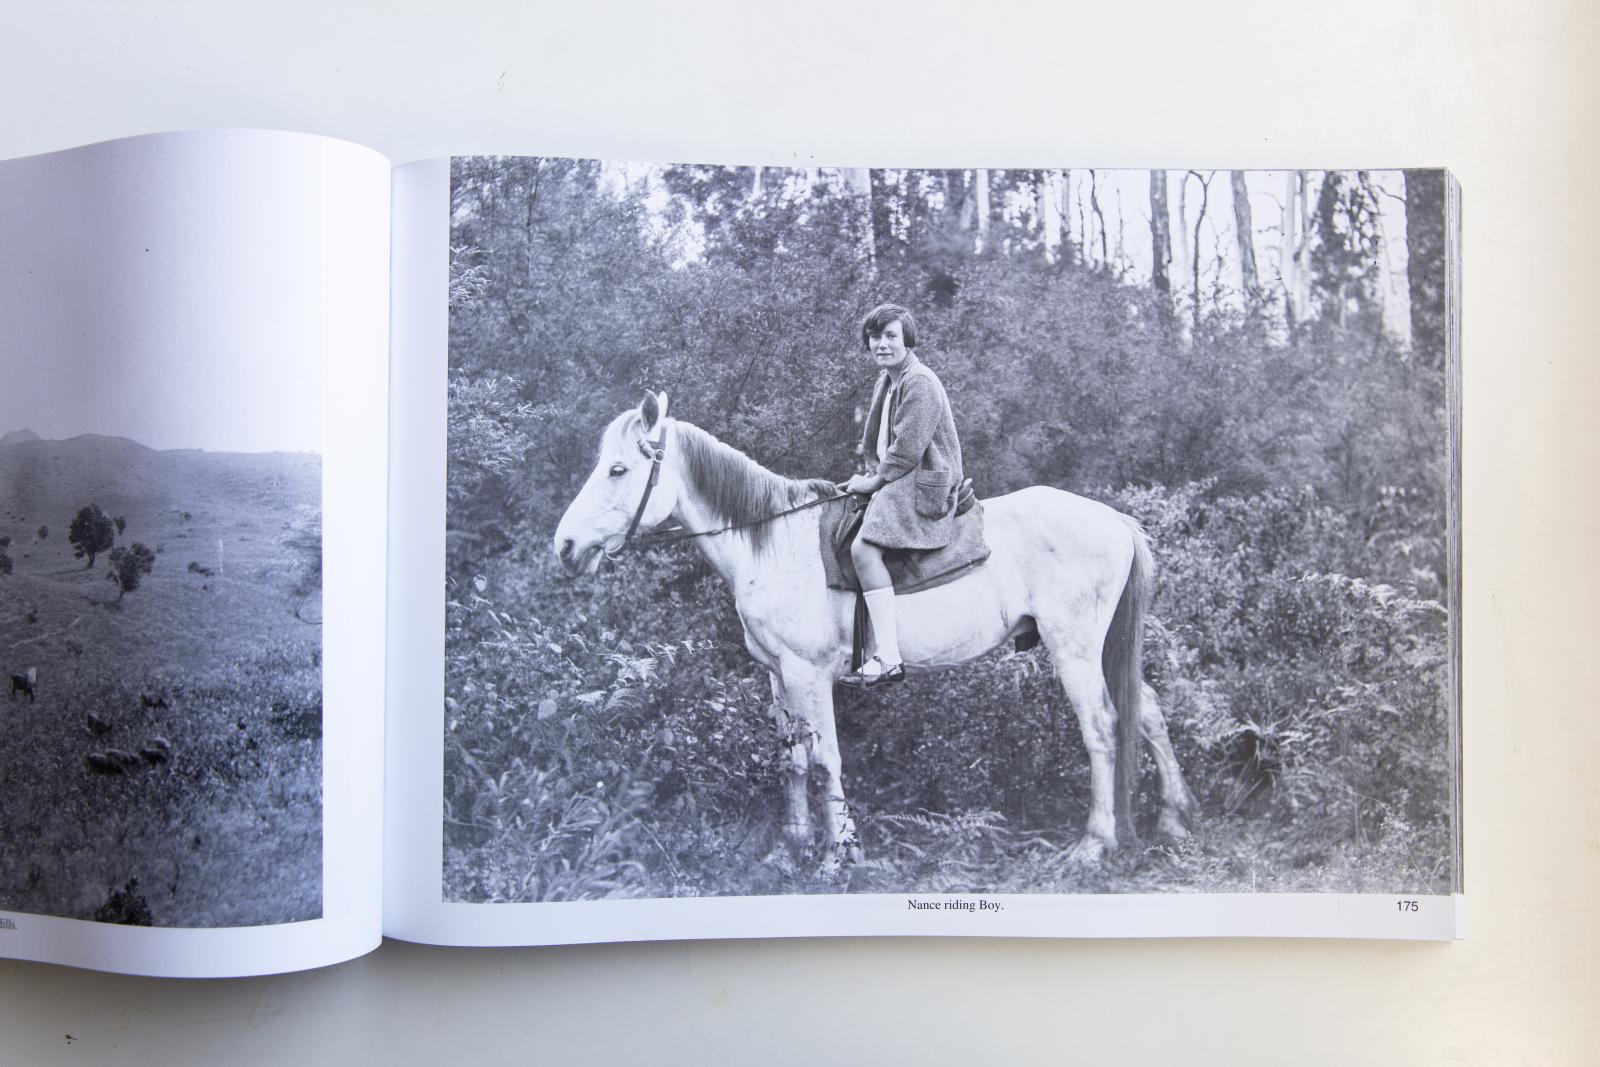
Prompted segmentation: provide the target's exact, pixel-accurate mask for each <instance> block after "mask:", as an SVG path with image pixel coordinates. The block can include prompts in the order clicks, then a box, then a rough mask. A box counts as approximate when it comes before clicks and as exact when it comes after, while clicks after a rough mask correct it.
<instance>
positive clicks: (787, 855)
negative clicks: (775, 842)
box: [762, 845, 795, 874]
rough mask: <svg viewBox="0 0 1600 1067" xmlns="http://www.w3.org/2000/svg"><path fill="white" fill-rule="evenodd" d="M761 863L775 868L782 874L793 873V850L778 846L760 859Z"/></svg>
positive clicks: (785, 846)
mask: <svg viewBox="0 0 1600 1067" xmlns="http://www.w3.org/2000/svg"><path fill="white" fill-rule="evenodd" d="M762 862H763V863H765V864H766V865H767V866H769V867H775V868H777V869H778V870H779V871H781V872H783V873H784V874H793V873H794V872H795V858H794V850H793V849H791V848H789V847H788V846H787V845H779V846H778V847H777V848H775V849H773V850H772V851H771V852H768V853H767V854H766V855H765V856H764V857H762Z"/></svg>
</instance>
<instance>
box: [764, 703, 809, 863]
mask: <svg viewBox="0 0 1600 1067" xmlns="http://www.w3.org/2000/svg"><path fill="white" fill-rule="evenodd" d="M769 673H770V677H771V679H772V700H773V704H772V721H773V722H774V723H775V724H776V725H777V727H778V732H779V734H780V736H782V737H783V738H785V739H786V740H787V741H788V743H787V744H785V745H784V748H783V759H784V764H783V771H782V774H783V799H784V820H783V836H784V840H785V841H786V842H788V846H789V855H790V858H791V859H792V860H794V861H796V862H798V861H799V860H800V859H801V858H802V857H803V856H804V855H805V853H806V851H807V850H808V849H809V848H810V847H811V805H810V802H809V800H808V799H807V797H806V772H807V769H808V768H809V767H810V764H811V752H810V750H811V748H812V747H813V742H814V739H815V736H816V732H815V731H814V730H813V729H812V727H811V723H810V720H809V719H808V718H807V716H806V715H805V710H804V709H803V708H798V707H796V706H795V705H794V698H792V697H791V696H790V695H789V693H788V691H787V690H786V689H785V688H784V684H783V679H782V678H780V677H779V676H778V674H777V672H776V671H773V672H769Z"/></svg>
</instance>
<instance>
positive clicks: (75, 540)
mask: <svg viewBox="0 0 1600 1067" xmlns="http://www.w3.org/2000/svg"><path fill="white" fill-rule="evenodd" d="M112 529H113V527H112V525H111V518H110V516H108V515H107V514H106V513H105V512H103V511H101V510H100V505H99V504H90V505H89V506H88V507H85V508H83V509H81V510H80V511H79V512H78V514H77V515H75V516H73V519H72V525H71V526H70V527H68V528H67V540H68V541H70V542H71V543H72V554H73V556H74V557H76V558H78V559H82V558H83V557H84V556H88V557H89V562H88V563H86V564H84V566H85V568H88V567H93V566H94V558H95V556H97V555H99V554H100V553H102V552H104V551H105V550H106V549H108V548H110V547H111V544H112V539H113V534H112Z"/></svg>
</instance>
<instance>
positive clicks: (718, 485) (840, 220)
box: [385, 157, 1461, 944]
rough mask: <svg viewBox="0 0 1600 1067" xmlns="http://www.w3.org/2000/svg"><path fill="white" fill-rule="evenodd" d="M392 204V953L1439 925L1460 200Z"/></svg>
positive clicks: (528, 162) (629, 185) (1360, 187)
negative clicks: (413, 946) (418, 946)
mask: <svg viewBox="0 0 1600 1067" xmlns="http://www.w3.org/2000/svg"><path fill="white" fill-rule="evenodd" d="M395 202H396V234H397V236H396V245H395V247H396V256H395V261H396V282H395V293H396V301H397V308H398V307H399V306H401V305H404V307H405V308H406V311H405V313H404V314H405V316H406V318H407V321H408V323H409V324H408V325H407V326H406V327H405V328H401V327H400V325H399V323H400V319H399V317H398V314H399V313H398V312H397V320H396V321H397V326H396V339H397V343H396V347H395V363H394V372H393V373H394V378H393V382H394V392H393V395H394V400H393V401H392V412H393V417H394V420H395V424H394V440H395V442H396V443H395V446H394V447H395V453H394V457H395V465H394V468H393V479H394V480H393V484H392V488H391V494H392V499H393V501H394V504H395V507H396V511H395V513H394V519H393V522H392V531H393V533H392V536H393V540H392V542H391V547H392V551H393V557H392V559H393V564H394V567H393V569H392V571H391V574H392V578H391V595H392V597H393V600H392V604H391V608H392V610H391V633H390V638H391V657H390V663H391V676H390V699H391V707H390V732H389V743H390V764H389V809H388V818H389V822H388V837H387V842H388V850H387V863H388V873H387V877H386V912H385V932H386V933H387V934H390V935H393V936H398V937H404V938H408V939H414V940H425V941H439V942H448V943H457V944H517V943H530V944H534V943H561V942H582V941H604V940H620V939H628V940H631V939H655V938H688V937H771V936H819V935H874V934H908V935H944V936H962V935H965V936H972V935H979V936H1161V937H1181V936H1318V937H1341V936H1342V937H1392V938H1450V937H1453V936H1457V934H1458V932H1459V926H1458V918H1459V915H1458V903H1459V896H1458V894H1459V892H1460V890H1461V884H1460V861H1459V840H1460V811H1459V802H1458V786H1459V766H1458V761H1459V755H1458V753H1459V747H1458V746H1459V697H1458V690H1457V687H1456V684H1455V679H1456V677H1457V671H1458V663H1457V657H1458V650H1459V634H1458V631H1457V629H1456V626H1457V623H1458V615H1459V609H1458V607H1457V604H1458V600H1457V592H1456V591H1457V589H1458V587H1459V582H1460V571H1459V543H1458V541H1457V539H1456V532H1457V531H1456V527H1455V520H1454V518H1453V516H1454V515H1455V514H1456V512H1457V509H1458V507H1459V502H1458V500H1457V492H1458V488H1457V487H1458V484H1459V476H1458V472H1457V465H1458V463H1459V460H1458V459H1457V455H1458V453H1457V451H1456V449H1455V448H1454V446H1453V444H1452V435H1453V434H1454V433H1455V432H1456V431H1457V429H1458V422H1459V416H1458V414H1457V413H1456V412H1457V409H1456V408H1455V407H1454V404H1455V403H1456V400H1457V397H1458V394H1459V387H1458V383H1456V384H1452V382H1451V379H1450V373H1449V364H1450V362H1451V360H1452V358H1454V357H1453V356H1452V353H1453V352H1454V351H1455V350H1454V348H1453V342H1452V338H1451V334H1452V332H1453V331H1454V330H1455V329H1456V326H1455V322H1456V321H1457V320H1456V319H1454V317H1453V315H1454V310H1455V307H1456V306H1457V305H1458V300H1457V298H1456V296H1455V295H1454V294H1455V292H1456V290H1455V288H1454V282H1453V279H1454V278H1455V277H1456V275H1455V273H1454V267H1455V264H1454V262H1453V261H1452V263H1451V273H1450V275H1449V276H1447V272H1446V263H1447V259H1448V258H1449V250H1450V249H1452V248H1454V247H1456V246H1454V245H1453V243H1452V242H1453V241H1454V240H1455V234H1456V232H1457V229H1458V226H1459V219H1458V216H1457V214H1456V211H1455V204H1456V203H1457V201H1456V199H1455V195H1454V191H1453V188H1452V187H1451V185H1450V183H1449V181H1448V176H1447V175H1446V174H1445V173H1444V172H1443V171H1439V170H1432V171H1398V170H1395V171H1300V172H1255V171H1252V172H1229V171H1183V170H1171V171H1159V170H1158V171H1115V170H1093V169H1073V170H1066V169H1059V170H1023V171H1019V170H1004V171H1002V170H986V169H967V170H868V169H831V168H795V169H791V168H781V167H731V166H710V165H694V166H685V165H660V164H646V163H620V162H605V161H596V160H573V159H557V158H512V157H492V158H491V157H470V158H457V159H453V160H451V161H450V164H449V170H448V172H446V170H445V165H444V164H443V163H442V162H441V163H429V164H420V165H417V166H416V167H415V168H402V169H401V171H399V172H397V184H396V201H395ZM1151 220H1154V221H1153V222H1152V221H1151ZM402 457H404V458H403V461H402ZM967 479H971V480H972V481H973V483H974V484H973V485H972V486H971V487H970V489H971V491H970V493H969V492H968V491H967V487H966V486H965V484H964V483H965V481H966V480H967ZM969 497H970V499H969ZM856 531H859V536H857V537H856V540H855V542H854V544H853V545H851V544H850V543H849V539H850V536H851V535H852V533H854V532H856ZM401 560H405V561H406V562H405V563H404V564H403V565H402V564H401V562H400V561H401ZM432 583H440V584H432ZM441 586H442V587H441ZM858 587H859V588H862V589H865V590H867V591H868V595H866V596H865V597H863V598H862V605H861V607H860V609H859V610H858V607H857V600H856V597H855V594H854V590H855V589H856V588H858ZM891 590H892V591H893V592H892V593H891ZM441 652H442V655H441Z"/></svg>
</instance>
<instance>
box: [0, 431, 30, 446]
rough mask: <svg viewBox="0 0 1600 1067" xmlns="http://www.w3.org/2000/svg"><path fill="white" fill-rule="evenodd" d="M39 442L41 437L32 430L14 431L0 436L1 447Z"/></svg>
mask: <svg viewBox="0 0 1600 1067" xmlns="http://www.w3.org/2000/svg"><path fill="white" fill-rule="evenodd" d="M37 440H39V435H38V434H36V433H34V432H33V431H32V430H12V431H10V432H9V433H7V434H5V435H4V436H0V447H3V446H5V445H15V444H20V443H22V442H23V441H37Z"/></svg>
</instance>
